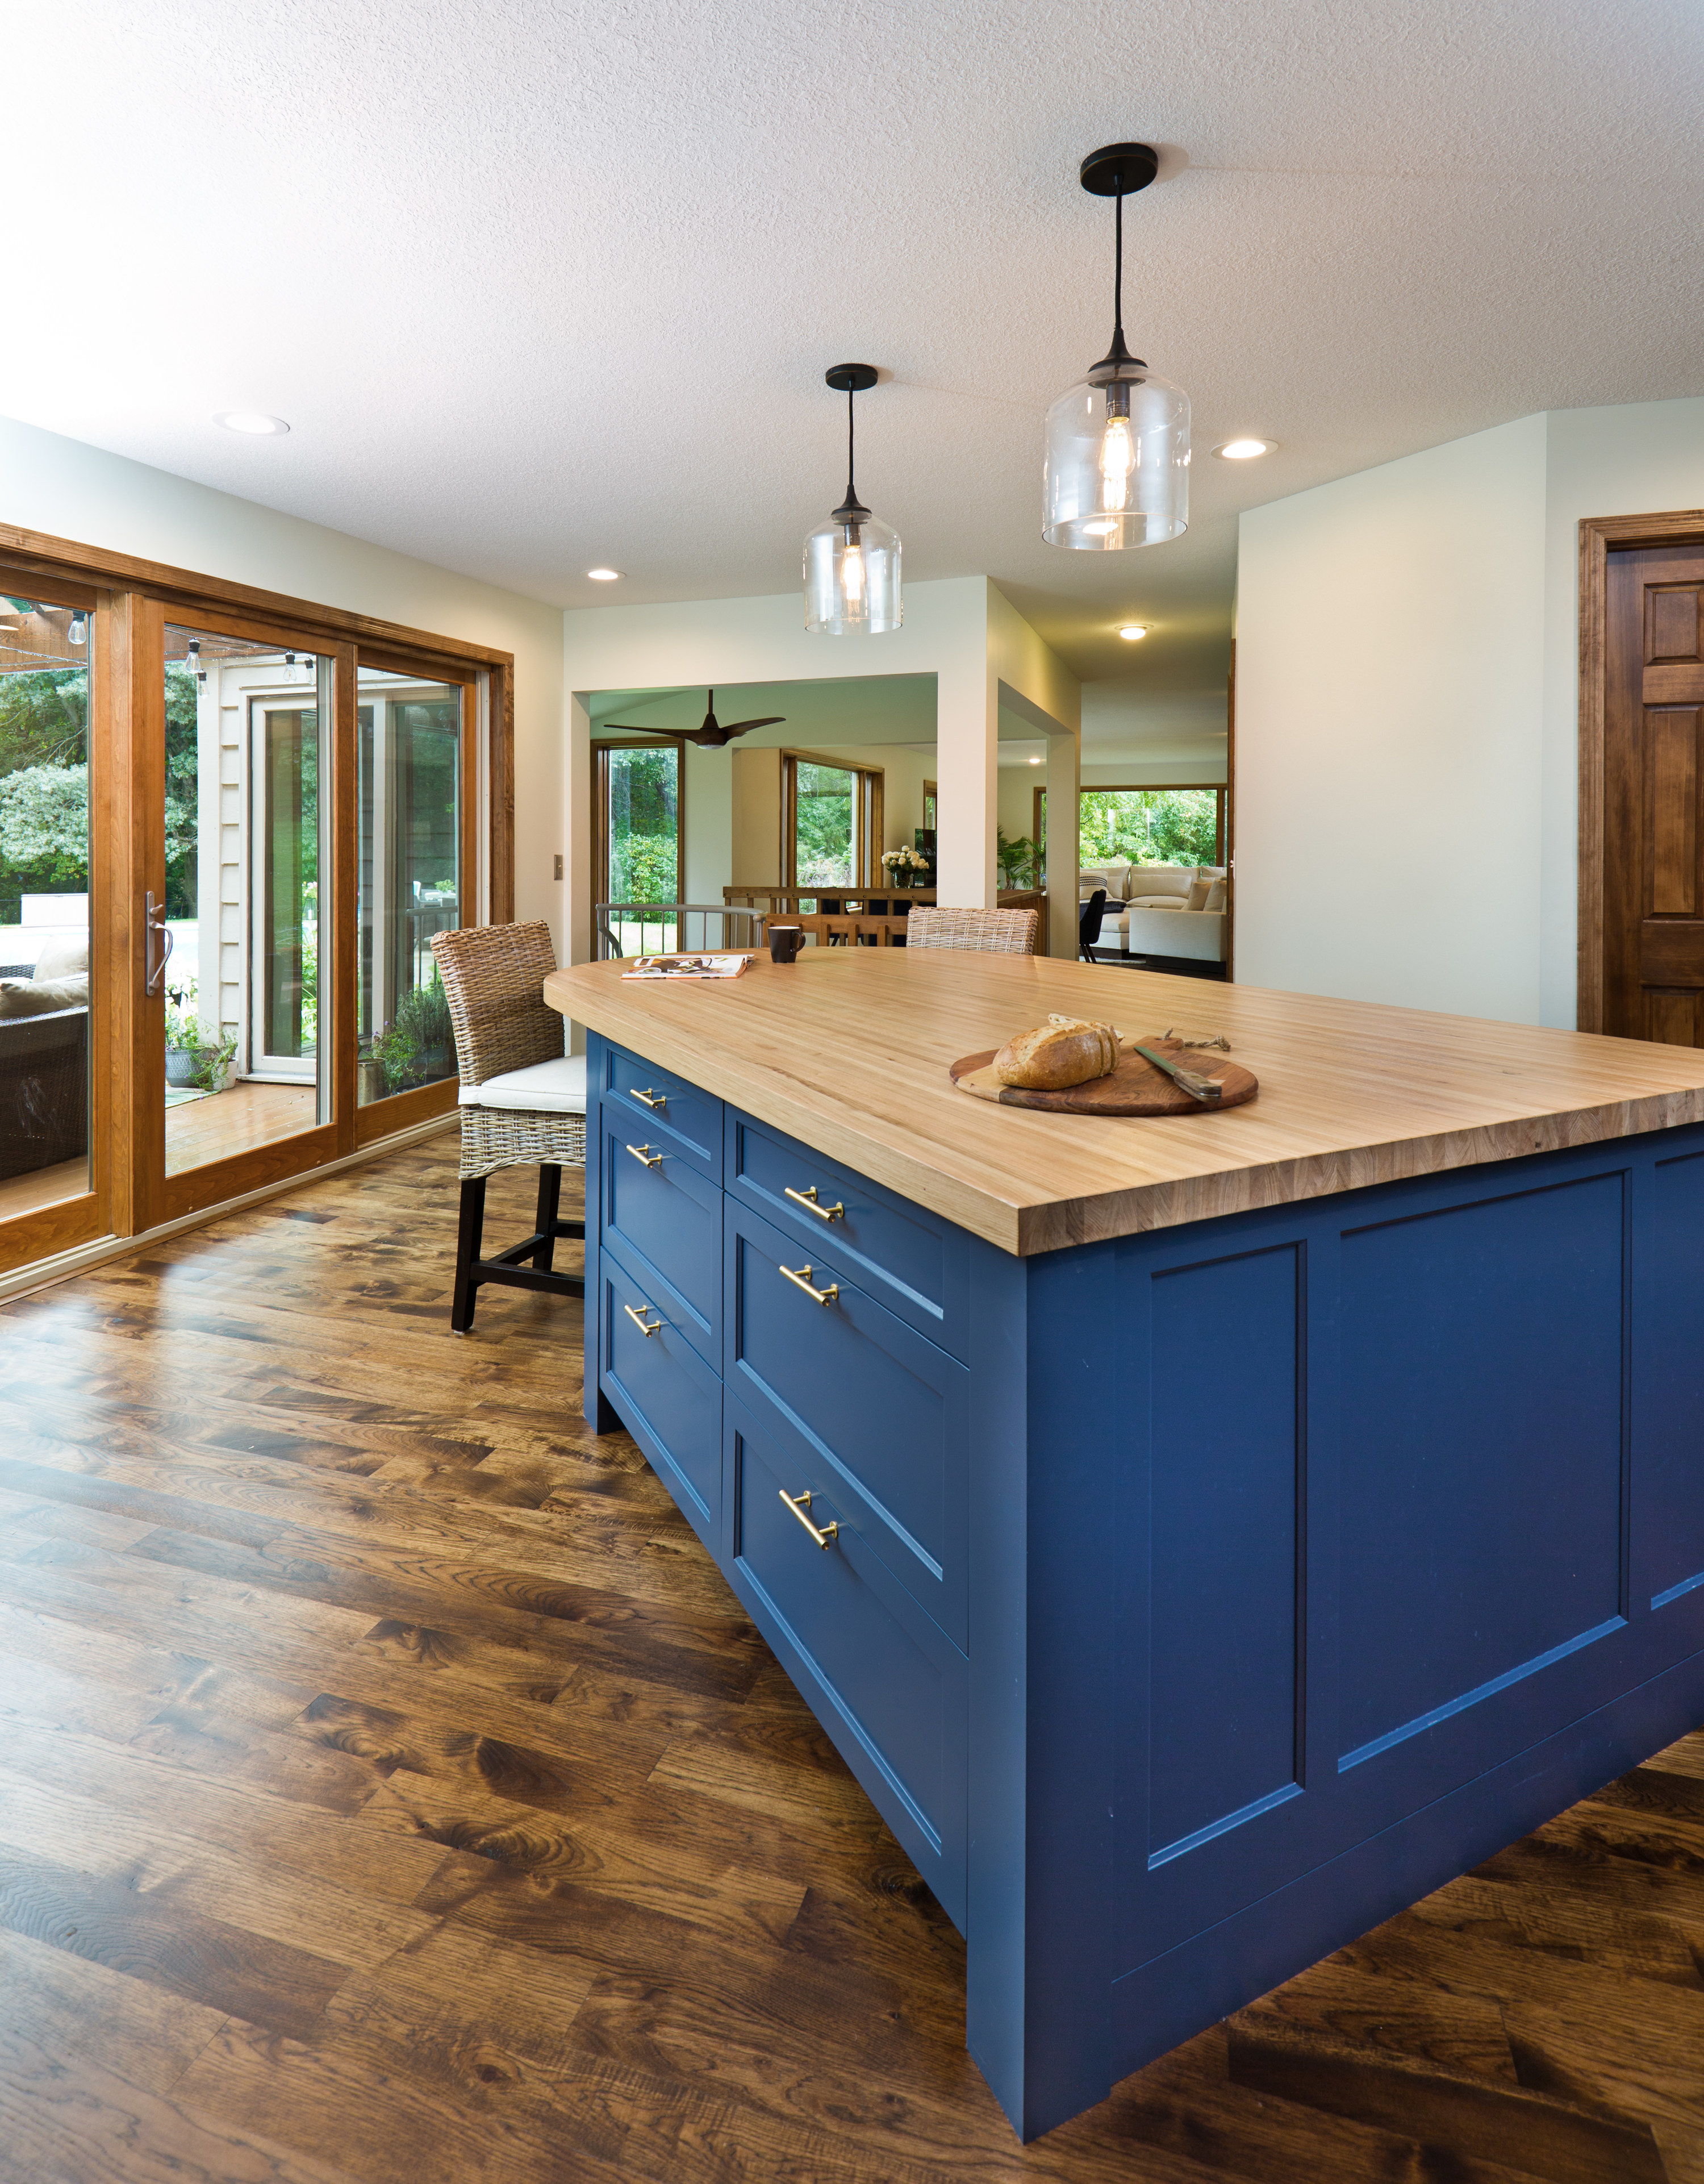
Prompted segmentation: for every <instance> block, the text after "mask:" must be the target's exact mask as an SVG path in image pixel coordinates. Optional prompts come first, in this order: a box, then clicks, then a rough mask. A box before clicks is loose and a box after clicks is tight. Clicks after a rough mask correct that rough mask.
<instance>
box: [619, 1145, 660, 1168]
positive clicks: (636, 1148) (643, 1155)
mask: <svg viewBox="0 0 1704 2184" xmlns="http://www.w3.org/2000/svg"><path fill="white" fill-rule="evenodd" d="M627 1151H629V1152H630V1153H631V1154H632V1156H633V1158H634V1159H635V1160H636V1161H638V1163H639V1166H640V1167H661V1166H662V1164H663V1156H662V1155H661V1154H660V1153H654V1152H653V1151H651V1149H650V1147H649V1145H629V1146H628V1148H627Z"/></svg>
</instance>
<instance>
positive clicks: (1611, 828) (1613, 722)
mask: <svg viewBox="0 0 1704 2184" xmlns="http://www.w3.org/2000/svg"><path fill="white" fill-rule="evenodd" d="M1653 525H1662V526H1673V530H1672V532H1671V534H1670V535H1669V536H1668V537H1662V536H1658V537H1655V538H1653V537H1651V535H1650V532H1651V526H1653ZM1623 529H1624V530H1625V531H1628V532H1632V533H1633V534H1634V535H1633V536H1632V537H1630V538H1618V537H1616V535H1615V533H1616V532H1617V531H1618V530H1623ZM1582 532H1583V534H1584V538H1583V543H1584V548H1585V552H1584V555H1583V560H1584V596H1583V598H1582V602H1581V606H1582V618H1581V628H1582V637H1583V643H1582V649H1581V660H1582V688H1581V694H1580V695H1581V704H1580V760H1581V783H1580V789H1581V793H1580V1005H1579V1026H1580V1028H1581V1029H1582V1030H1588V1031H1603V1032H1607V1033H1609V1034H1612V1035H1614V1036H1617V1037H1619V1038H1623V1039H1654V1040H1658V1041H1661V1042H1662V1043H1663V1044H1665V1045H1671V1046H1700V1045H1704V826H1701V824H1700V800H1701V796H1704V530H1701V529H1700V528H1699V526H1698V519H1697V517H1696V515H1691V516H1673V517H1667V518H1663V517H1657V518H1652V517H1643V518H1629V519H1623V521H1622V523H1621V524H1618V525H1610V524H1597V525H1585V526H1582Z"/></svg>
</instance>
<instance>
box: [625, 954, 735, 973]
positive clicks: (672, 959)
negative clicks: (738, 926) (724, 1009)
mask: <svg viewBox="0 0 1704 2184" xmlns="http://www.w3.org/2000/svg"><path fill="white" fill-rule="evenodd" d="M749 961H751V958H750V957H749V956H638V957H636V958H635V960H634V963H633V967H632V970H631V971H623V972H622V973H621V976H622V977H623V978H738V976H739V974H740V972H742V971H743V970H744V968H745V967H746V965H747V964H748V963H749Z"/></svg>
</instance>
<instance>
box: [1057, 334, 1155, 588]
mask: <svg viewBox="0 0 1704 2184" xmlns="http://www.w3.org/2000/svg"><path fill="white" fill-rule="evenodd" d="M1103 374H1104V375H1105V376H1103ZM1044 487H1045V495H1046V499H1045V506H1044V515H1043V521H1042V534H1041V535H1042V537H1043V538H1045V539H1046V541H1047V543H1048V544H1049V545H1050V546H1078V547H1086V548H1089V549H1097V548H1098V549H1100V551H1102V552H1103V553H1117V552H1119V551H1121V550H1122V549H1124V548H1126V547H1130V546H1157V545H1159V544H1160V543H1161V542H1162V541H1163V540H1165V539H1167V538H1181V537H1182V536H1183V532H1185V531H1187V530H1188V529H1189V396H1188V395H1187V394H1185V393H1184V392H1183V388H1182V387H1174V386H1173V385H1172V382H1171V381H1170V380H1168V379H1161V377H1160V376H1159V374H1158V373H1157V372H1153V371H1150V370H1148V368H1147V366H1146V365H1144V364H1141V363H1139V361H1138V360H1137V359H1135V358H1134V357H1130V358H1126V359H1117V360H1114V359H1108V361H1107V364H1106V365H1095V366H1094V370H1092V371H1091V372H1090V373H1089V376H1088V378H1087V379H1085V380H1083V382H1081V383H1080V384H1079V385H1078V386H1076V387H1072V390H1071V392H1070V393H1068V394H1061V396H1060V398H1059V399H1058V401H1057V402H1055V404H1054V405H1053V407H1052V408H1051V409H1050V410H1049V411H1048V413H1047V460H1046V465H1045V467H1044Z"/></svg>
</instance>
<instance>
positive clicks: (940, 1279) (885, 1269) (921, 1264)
mask: <svg viewBox="0 0 1704 2184" xmlns="http://www.w3.org/2000/svg"><path fill="white" fill-rule="evenodd" d="M726 1180H727V1189H728V1191H729V1193H730V1194H731V1195H732V1196H733V1197H735V1198H737V1199H738V1201H739V1202H740V1203H741V1204H742V1205H743V1206H749V1207H750V1209H751V1210H752V1212H755V1213H760V1214H761V1215H762V1216H763V1217H764V1218H765V1219H766V1220H768V1221H772V1222H773V1223H775V1225H776V1227H777V1229H780V1230H781V1231H782V1234H785V1235H787V1236H789V1237H791V1238H793V1239H794V1240H795V1241H797V1242H799V1243H800V1244H802V1245H804V1246H805V1250H806V1251H807V1252H809V1253H810V1254H812V1255H814V1256H820V1257H821V1259H822V1261H823V1262H824V1263H825V1264H827V1265H832V1266H833V1268H834V1270H835V1272H836V1273H838V1274H844V1275H846V1276H847V1277H848V1278H849V1279H850V1280H852V1281H855V1282H857V1283H858V1284H860V1286H861V1287H862V1288H864V1289H866V1290H868V1291H869V1292H870V1294H871V1296H873V1297H876V1298H878V1299H879V1300H880V1301H881V1302H882V1303H883V1304H884V1305H886V1307H888V1311H889V1312H894V1313H897V1314H898V1316H899V1318H901V1319H903V1320H905V1322H906V1323H907V1324H908V1325H910V1326H911V1327H915V1328H916V1329H918V1330H919V1331H920V1332H921V1333H922V1334H927V1336H928V1337H929V1339H930V1340H931V1341H932V1342H938V1343H939V1344H940V1345H941V1346H942V1348H943V1349H944V1350H948V1351H951V1353H952V1354H953V1356H954V1357H962V1356H963V1355H964V1346H965V1298H966V1284H967V1279H968V1258H969V1250H968V1246H969V1239H968V1238H967V1237H966V1234H965V1232H964V1230H963V1229H955V1227H954V1226H953V1224H952V1223H951V1222H949V1221H943V1220H941V1219H940V1218H938V1216H936V1215H934V1214H932V1213H929V1212H925V1210H924V1209H923V1208H922V1206H912V1205H909V1204H907V1202H906V1201H905V1200H904V1199H902V1198H900V1197H898V1196H897V1195H895V1194H894V1192H893V1191H890V1190H884V1189H883V1187H882V1185H881V1184H875V1183H871V1181H870V1179H869V1178H868V1177H867V1176H861V1175H857V1174H855V1173H853V1171H852V1170H851V1169H850V1168H844V1167H838V1166H837V1165H836V1163H835V1162H833V1161H830V1160H825V1159H824V1158H823V1156H822V1155H821V1153H816V1152H812V1151H811V1150H810V1146H808V1145H799V1144H798V1143H796V1142H795V1140H794V1139H792V1138H786V1137H782V1135H781V1134H780V1133H779V1132H778V1131H777V1130H771V1129H770V1128H768V1127H767V1125H766V1124H765V1123H754V1122H753V1121H752V1120H751V1119H750V1117H749V1116H745V1115H742V1114H740V1113H738V1111H737V1110H735V1109H734V1108H732V1107H730V1108H729V1109H728V1110H727V1167H726ZM789 1190H794V1191H797V1192H798V1193H799V1197H805V1196H806V1195H808V1194H809V1193H810V1192H811V1191H812V1190H814V1191H815V1192H816V1204H817V1206H820V1207H821V1208H822V1209H823V1211H824V1212H827V1209H829V1208H830V1207H833V1206H838V1207H839V1208H840V1209H841V1211H840V1212H838V1214H836V1215H835V1216H834V1217H833V1219H832V1220H825V1219H824V1218H823V1217H821V1214H820V1213H817V1212H812V1211H811V1210H810V1207H809V1206H803V1205H801V1204H800V1203H799V1199H798V1198H789V1197H788V1195H787V1194H788V1191H789Z"/></svg>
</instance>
